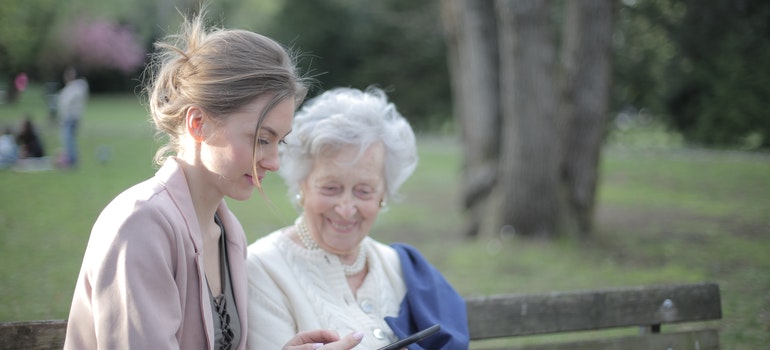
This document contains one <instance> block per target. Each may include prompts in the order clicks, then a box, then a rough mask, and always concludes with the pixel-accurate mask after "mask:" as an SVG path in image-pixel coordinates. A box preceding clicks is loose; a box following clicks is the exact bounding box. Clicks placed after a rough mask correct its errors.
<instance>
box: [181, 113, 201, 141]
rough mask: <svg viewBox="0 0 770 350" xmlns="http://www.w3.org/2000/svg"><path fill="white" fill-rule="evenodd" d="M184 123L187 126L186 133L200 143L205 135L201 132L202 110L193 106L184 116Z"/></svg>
mask: <svg viewBox="0 0 770 350" xmlns="http://www.w3.org/2000/svg"><path fill="white" fill-rule="evenodd" d="M185 123H186V126H187V133H189V134H190V136H192V137H193V139H195V141H198V142H201V141H203V140H204V139H205V138H206V134H205V133H204V132H203V124H204V114H203V110H201V109H200V108H198V107H195V106H193V107H190V108H188V109H187V114H186V115H185Z"/></svg>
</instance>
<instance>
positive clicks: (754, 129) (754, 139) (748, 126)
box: [616, 0, 770, 147]
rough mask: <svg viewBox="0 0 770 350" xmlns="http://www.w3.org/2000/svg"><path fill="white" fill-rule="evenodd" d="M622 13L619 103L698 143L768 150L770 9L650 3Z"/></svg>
mask: <svg viewBox="0 0 770 350" xmlns="http://www.w3.org/2000/svg"><path fill="white" fill-rule="evenodd" d="M623 13H624V14H625V17H624V18H623V20H622V21H623V22H622V24H621V25H622V26H623V28H622V31H621V33H622V34H623V38H624V39H625V40H624V41H623V42H622V46H621V47H619V49H618V75H617V77H618V81H617V85H616V86H618V89H616V98H623V99H624V101H625V102H626V103H631V104H635V105H637V106H645V107H648V108H651V109H653V110H654V111H656V112H658V113H661V114H664V115H665V116H667V121H668V122H669V124H670V125H671V126H673V127H674V128H675V129H676V130H678V131H680V132H681V133H682V134H683V135H684V136H685V138H686V139H687V140H688V141H691V142H694V143H700V144H704V145H712V146H741V145H743V146H746V147H770V119H769V118H767V117H766V114H767V112H766V111H767V109H768V107H770V106H769V105H768V104H769V103H770V65H768V64H767V62H770V45H768V38H770V3H768V2H767V1H763V0H740V1H733V0H717V1H712V2H709V3H708V6H705V5H704V4H703V3H702V2H699V1H694V0H652V1H644V2H639V3H638V4H635V3H632V5H629V6H626V7H625V8H624V12H623ZM619 89H623V90H622V92H619V91H618V90H619Z"/></svg>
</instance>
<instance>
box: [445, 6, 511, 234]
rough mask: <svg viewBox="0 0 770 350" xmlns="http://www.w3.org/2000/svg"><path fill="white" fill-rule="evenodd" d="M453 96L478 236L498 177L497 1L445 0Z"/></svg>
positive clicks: (466, 201)
mask: <svg viewBox="0 0 770 350" xmlns="http://www.w3.org/2000/svg"><path fill="white" fill-rule="evenodd" d="M441 10H442V18H443V22H444V30H445V33H446V34H445V35H446V41H447V49H448V57H447V60H448V62H449V70H450V72H452V74H450V76H451V78H452V80H451V82H452V101H453V109H454V115H455V121H456V123H457V125H458V126H459V131H460V133H461V139H462V140H463V144H464V146H463V147H461V149H462V152H463V154H462V156H463V171H462V177H463V181H462V183H463V184H464V186H463V191H462V194H461V195H462V202H463V206H464V208H465V211H466V214H467V215H466V227H465V228H464V229H463V232H464V234H465V235H466V236H471V237H473V236H476V235H478V232H479V230H480V228H481V226H482V221H483V220H484V218H485V215H484V213H485V212H486V210H487V205H486V203H487V201H488V200H489V195H490V194H491V192H492V189H493V188H494V186H495V183H496V181H497V170H498V169H497V164H498V161H499V159H498V157H499V154H500V132H499V130H500V125H501V115H500V113H501V112H500V94H499V93H498V91H499V89H500V86H499V79H498V76H499V74H500V69H499V64H498V61H499V55H500V54H499V52H498V51H499V50H498V47H497V21H496V18H495V6H494V2H493V1H451V0H450V1H444V2H443V5H442V6H441Z"/></svg>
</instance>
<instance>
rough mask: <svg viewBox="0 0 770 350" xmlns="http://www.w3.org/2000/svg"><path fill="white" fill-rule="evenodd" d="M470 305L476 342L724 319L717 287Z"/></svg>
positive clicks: (495, 299)
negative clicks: (477, 340)
mask: <svg viewBox="0 0 770 350" xmlns="http://www.w3.org/2000/svg"><path fill="white" fill-rule="evenodd" d="M466 300H467V303H466V304H467V307H468V323H469V327H470V332H471V339H489V338H497V337H509V336H521V335H532V334H544V333H555V332H570V331H582V330H593V329H605V328H614V327H627V326H651V325H660V324H667V323H677V322H689V321H701V320H715V319H720V318H722V307H721V302H720V295H719V285H718V284H716V283H699V284H686V285H668V286H642V287H633V288H618V289H605V290H591V291H576V292H554V293H547V294H532V295H496V296H488V297H476V298H468V299H466Z"/></svg>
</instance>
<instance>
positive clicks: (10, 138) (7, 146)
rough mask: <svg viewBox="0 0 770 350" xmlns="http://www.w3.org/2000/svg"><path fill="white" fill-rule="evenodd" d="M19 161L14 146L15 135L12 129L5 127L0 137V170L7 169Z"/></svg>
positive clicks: (16, 149) (17, 152)
mask: <svg viewBox="0 0 770 350" xmlns="http://www.w3.org/2000/svg"><path fill="white" fill-rule="evenodd" d="M18 159H19V147H18V146H17V145H16V135H14V134H13V128H12V127H11V126H10V125H6V126H5V127H4V128H3V133H2V135H0V169H8V168H11V167H13V165H14V164H16V160H18Z"/></svg>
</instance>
